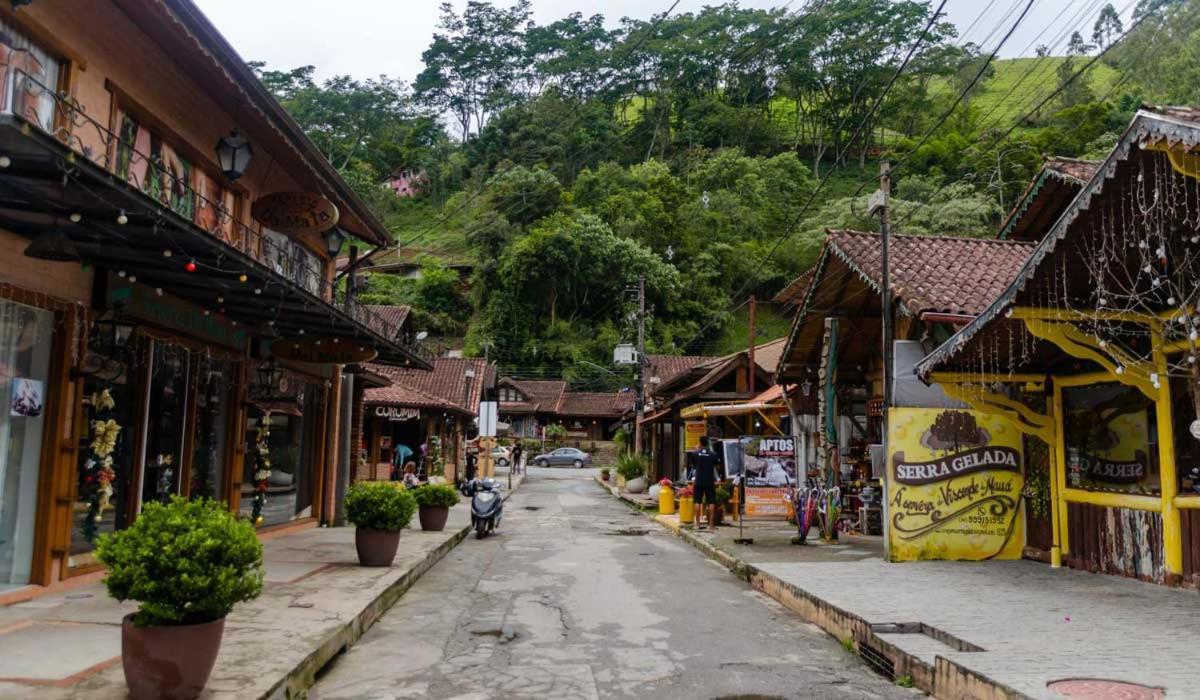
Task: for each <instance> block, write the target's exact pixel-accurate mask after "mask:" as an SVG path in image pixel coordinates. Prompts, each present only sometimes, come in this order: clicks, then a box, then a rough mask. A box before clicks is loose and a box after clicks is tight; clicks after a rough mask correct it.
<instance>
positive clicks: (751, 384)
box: [746, 294, 758, 398]
mask: <svg viewBox="0 0 1200 700" xmlns="http://www.w3.org/2000/svg"><path fill="white" fill-rule="evenodd" d="M757 305H758V299H757V298H755V296H754V295H753V294H751V295H750V364H749V365H748V366H747V370H746V371H747V372H748V374H747V376H746V386H747V387H748V389H749V392H750V398H754V375H755V374H756V372H755V371H754V370H755V369H756V368H755V366H754V345H755V343H754V341H755V331H754V309H755V307H756V306H757Z"/></svg>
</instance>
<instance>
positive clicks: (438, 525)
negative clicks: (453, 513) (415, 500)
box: [417, 506, 450, 532]
mask: <svg viewBox="0 0 1200 700" xmlns="http://www.w3.org/2000/svg"><path fill="white" fill-rule="evenodd" d="M417 517H418V518H420V519H421V529H422V530H429V531H431V532H441V531H442V530H445V529H446V519H447V518H449V517H450V509H449V508H438V507H435V506H421V508H420V509H419V510H418V511H417Z"/></svg>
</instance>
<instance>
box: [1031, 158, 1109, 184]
mask: <svg viewBox="0 0 1200 700" xmlns="http://www.w3.org/2000/svg"><path fill="white" fill-rule="evenodd" d="M1042 167H1043V168H1045V169H1046V170H1048V171H1051V172H1054V173H1056V174H1058V175H1065V176H1067V177H1069V178H1072V179H1074V180H1077V181H1078V182H1079V184H1081V185H1082V184H1083V183H1085V182H1087V181H1088V180H1091V179H1092V176H1093V175H1095V174H1096V170H1098V169H1099V168H1100V161H1098V160H1078V159H1075V158H1062V157H1055V158H1050V159H1048V160H1047V161H1046V162H1045V164H1043V165H1042Z"/></svg>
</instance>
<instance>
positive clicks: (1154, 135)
mask: <svg viewBox="0 0 1200 700" xmlns="http://www.w3.org/2000/svg"><path fill="white" fill-rule="evenodd" d="M1197 144H1200V114H1197V113H1196V112H1195V110H1191V109H1185V108H1148V107H1147V108H1143V109H1142V110H1140V111H1139V112H1138V113H1137V114H1136V115H1135V117H1134V119H1133V122H1132V123H1131V124H1130V126H1129V128H1128V129H1127V130H1126V132H1125V134H1124V135H1123V136H1122V138H1121V140H1120V141H1119V142H1118V143H1117V145H1116V147H1115V149H1114V150H1113V152H1112V153H1111V154H1110V155H1109V156H1108V158H1106V159H1105V160H1104V162H1103V163H1102V164H1101V166H1100V167H1099V169H1098V170H1097V172H1096V174H1095V175H1094V176H1093V177H1092V178H1091V180H1089V181H1088V183H1087V185H1086V186H1085V187H1084V188H1083V189H1082V191H1081V192H1080V193H1079V195H1078V196H1077V197H1076V198H1075V199H1074V200H1073V201H1072V203H1071V204H1070V206H1069V207H1068V208H1067V210H1066V211H1065V212H1064V213H1063V215H1062V216H1060V217H1059V218H1058V219H1057V221H1056V222H1055V223H1054V225H1053V226H1052V227H1051V228H1050V229H1049V230H1048V231H1047V234H1046V236H1045V238H1044V239H1043V240H1042V241H1041V243H1040V244H1039V245H1038V247H1037V249H1036V250H1035V251H1034V254H1033V256H1032V258H1031V262H1030V263H1029V265H1028V266H1027V267H1026V268H1025V269H1024V270H1023V271H1022V273H1021V275H1019V276H1018V278H1017V279H1016V280H1015V281H1014V282H1013V283H1012V285H1011V286H1009V287H1008V288H1007V289H1006V290H1005V291H1004V293H1003V294H1002V295H1001V296H1000V297H999V298H998V299H997V300H996V301H995V303H993V304H992V305H991V306H990V307H989V308H988V309H987V310H986V311H985V312H984V313H983V314H981V315H980V316H979V318H977V319H976V320H975V321H974V322H972V323H971V324H969V325H967V326H966V327H964V328H963V329H962V330H961V331H959V333H957V334H956V335H955V336H954V337H953V338H951V339H949V340H948V341H947V342H946V343H944V344H943V345H942V346H941V347H939V348H938V349H937V350H935V351H934V352H933V353H931V354H930V355H929V356H928V357H927V358H925V360H923V361H922V362H921V364H920V365H918V366H917V372H918V374H919V375H920V377H921V378H922V379H924V380H926V381H930V382H937V383H939V384H941V385H942V386H943V387H953V389H952V390H953V391H956V392H957V393H959V394H960V395H961V396H962V397H963V399H964V400H967V401H969V402H971V403H972V405H973V406H975V407H978V408H979V409H980V410H988V411H992V412H995V413H1000V414H1006V415H1008V416H1009V418H1010V420H1011V421H1013V422H1014V423H1015V424H1017V425H1020V426H1021V427H1022V430H1024V431H1027V432H1029V433H1031V434H1037V435H1040V436H1041V438H1042V439H1043V440H1044V442H1046V443H1047V444H1048V445H1049V452H1050V454H1051V465H1052V468H1051V469H1050V470H1049V474H1048V477H1047V483H1046V486H1045V494H1044V496H1043V497H1044V499H1045V500H1046V502H1047V507H1048V510H1049V512H1050V514H1051V516H1052V518H1053V541H1054V561H1055V563H1056V564H1057V563H1058V562H1059V561H1063V562H1066V563H1067V564H1068V565H1070V566H1072V567H1075V568H1081V569H1086V570H1091V571H1098V572H1104V573H1110V574H1115V575H1122V576H1129V577H1135V578H1140V579H1144V580H1149V581H1155V582H1160V583H1168V584H1178V583H1183V584H1186V585H1196V583H1197V578H1196V576H1197V573H1198V572H1200V517H1197V513H1200V467H1198V466H1197V465H1198V464H1200V462H1197V461H1196V460H1197V458H1198V457H1200V450H1198V449H1197V446H1196V445H1197V437H1196V436H1197V435H1200V429H1197V426H1200V422H1197V420H1196V415H1197V414H1196V409H1197V406H1198V405H1200V404H1198V403H1197V401H1196V390H1197V385H1198V381H1197V379H1198V376H1197V371H1198V370H1197V366H1198V365H1200V362H1198V361H1197V359H1196V357H1197V344H1196V338H1197V335H1198V334H1197V331H1196V330H1195V327H1196V326H1195V324H1196V322H1197V320H1200V319H1198V318H1197V315H1196V310H1197V301H1198V298H1197V294H1196V289H1195V285H1196V279H1197V273H1198V272H1200V271H1198V270H1196V269H1195V267H1194V266H1195V263H1194V261H1195V257H1194V255H1192V254H1191V252H1190V251H1192V250H1193V247H1194V246H1195V244H1196V242H1197V241H1198V240H1200V237H1198V236H1196V234H1195V215H1194V212H1195V211H1196V210H1197V209H1196V207H1197V205H1198V202H1200V195H1198V192H1200V187H1198V184H1200V180H1198V179H1197V176H1198V175H1200V169H1197V168H1196V162H1197V161H1196V155H1195V149H1196V146H1197Z"/></svg>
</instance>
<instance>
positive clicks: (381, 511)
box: [346, 481, 417, 532]
mask: <svg viewBox="0 0 1200 700" xmlns="http://www.w3.org/2000/svg"><path fill="white" fill-rule="evenodd" d="M416 510H417V499H416V498H415V497H414V496H413V494H412V492H410V491H409V490H408V489H406V488H404V486H402V485H401V484H399V483H398V482H394V481H360V482H359V483H357V484H355V485H353V486H351V487H350V489H349V490H348V491H347V492H346V519H347V520H349V521H350V522H352V523H354V524H355V525H356V526H357V527H358V528H360V529H364V530H378V531H381V532H400V531H401V530H403V529H404V528H406V527H408V524H409V523H410V522H412V518H413V514H414V513H415V512H416Z"/></svg>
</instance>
